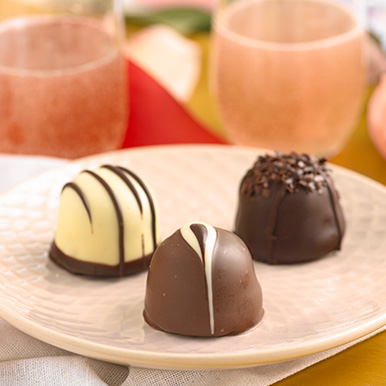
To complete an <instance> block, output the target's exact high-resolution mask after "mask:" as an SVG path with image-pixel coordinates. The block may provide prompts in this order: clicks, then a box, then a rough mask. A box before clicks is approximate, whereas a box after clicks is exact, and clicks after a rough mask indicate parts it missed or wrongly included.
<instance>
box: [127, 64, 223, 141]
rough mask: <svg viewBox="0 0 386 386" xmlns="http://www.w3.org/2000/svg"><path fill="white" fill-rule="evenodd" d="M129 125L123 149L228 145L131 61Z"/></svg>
mask: <svg viewBox="0 0 386 386" xmlns="http://www.w3.org/2000/svg"><path fill="white" fill-rule="evenodd" d="M129 98H130V102H129V103H130V111H129V125H128V129H127V132H126V137H125V139H124V142H123V145H122V147H123V148H127V147H134V146H147V145H164V144H178V143H214V144H224V143H226V142H224V141H223V140H222V139H220V138H218V137H217V136H215V135H214V134H212V133H210V132H209V131H208V130H207V129H206V128H204V127H203V126H202V125H200V124H199V123H198V122H196V121H195V120H194V119H193V117H192V116H191V115H189V113H188V112H187V111H186V110H185V109H184V108H183V107H182V106H181V105H180V104H179V103H178V102H177V101H176V100H175V99H174V98H173V97H172V96H171V95H170V94H169V93H168V92H167V91H166V90H165V89H164V88H163V87H162V86H161V85H159V84H158V83H157V81H155V80H154V79H153V78H152V77H151V76H149V75H148V74H147V73H146V72H144V71H143V70H142V69H141V68H139V67H138V66H137V65H135V64H134V63H132V62H129Z"/></svg>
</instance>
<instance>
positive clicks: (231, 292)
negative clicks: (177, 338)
mask: <svg viewBox="0 0 386 386" xmlns="http://www.w3.org/2000/svg"><path fill="white" fill-rule="evenodd" d="M263 313H264V311H263V307H262V291H261V287H260V284H259V282H258V280H257V278H256V274H255V270H254V265H253V260H252V258H251V255H250V253H249V251H248V248H247V247H246V245H245V244H244V242H243V241H242V240H241V239H240V238H239V237H238V236H236V235H235V234H234V233H232V232H229V231H227V230H224V229H220V228H214V227H213V226H210V225H208V224H205V223H200V222H193V223H188V224H185V225H184V226H182V227H181V228H180V229H178V230H177V231H176V232H174V233H173V234H172V235H171V236H170V237H168V238H166V239H165V240H164V241H163V242H161V243H160V245H159V246H158V248H157V250H156V251H155V253H154V256H153V259H152V261H151V264H150V268H149V272H148V277H147V285H146V295H145V309H144V318H145V320H146V322H147V323H148V324H149V325H150V326H152V327H154V328H155V329H159V330H162V331H165V332H169V333H175V334H181V335H190V336H200V337H215V336H223V335H229V334H238V333H241V332H244V331H247V330H249V329H251V328H252V327H254V326H256V324H257V323H258V322H259V321H260V320H261V319H262V317H263Z"/></svg>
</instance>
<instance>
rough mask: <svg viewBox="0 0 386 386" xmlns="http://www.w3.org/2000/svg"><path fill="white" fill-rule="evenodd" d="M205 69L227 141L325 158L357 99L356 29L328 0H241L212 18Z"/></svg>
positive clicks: (335, 147) (361, 71) (361, 74)
mask: <svg viewBox="0 0 386 386" xmlns="http://www.w3.org/2000/svg"><path fill="white" fill-rule="evenodd" d="M211 72H212V80H211V81H212V86H213V89H214V94H215V99H216V101H217V105H218V107H219V113H220V117H221V118H222V121H223V124H224V128H225V130H226V131H227V133H228V135H229V138H230V140H231V141H232V142H233V143H235V144H239V145H247V146H257V147H263V148H268V149H275V150H282V151H290V150H297V151H301V152H309V153H312V154H315V155H324V156H331V155H333V154H336V153H337V152H339V151H340V150H341V149H342V147H343V146H344V144H345V142H346V141H347V139H348V137H349V136H350V134H351V133H352V130H353V128H354V125H355V121H356V119H357V117H358V114H359V112H360V108H361V105H362V98H363V90H364V86H365V66H364V55H363V32H362V29H361V28H359V27H358V25H357V23H356V20H355V18H354V17H353V16H352V15H351V14H350V13H349V12H348V11H347V10H346V9H345V8H344V7H342V6H341V5H339V4H338V3H336V2H333V1H323V0H316V1H309V0H291V1H288V0H287V1H286V0H282V1H266V0H255V1H245V0H241V1H239V2H235V3H232V4H231V5H230V6H229V7H228V8H227V9H226V10H225V11H224V13H223V14H219V15H218V17H217V20H216V23H215V29H214V40H213V60H212V68H211Z"/></svg>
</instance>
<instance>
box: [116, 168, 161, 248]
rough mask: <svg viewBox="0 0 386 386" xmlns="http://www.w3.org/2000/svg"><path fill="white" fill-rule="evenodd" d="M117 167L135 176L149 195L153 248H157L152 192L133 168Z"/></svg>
mask: <svg viewBox="0 0 386 386" xmlns="http://www.w3.org/2000/svg"><path fill="white" fill-rule="evenodd" d="M117 168H118V169H121V170H123V171H124V172H125V173H127V174H129V175H130V176H131V177H133V178H134V179H135V180H136V181H137V182H138V184H139V185H140V186H141V188H142V189H143V191H144V192H145V194H146V196H147V199H148V201H149V206H150V212H151V220H152V221H151V230H152V234H153V248H154V249H155V248H156V246H157V234H156V213H155V204H154V201H153V197H152V195H151V194H150V192H149V189H148V188H147V186H146V185H145V183H144V182H143V181H142V180H141V179H140V178H139V177H138V176H137V175H136V174H135V173H133V172H132V171H131V170H129V169H126V168H124V167H122V166H117Z"/></svg>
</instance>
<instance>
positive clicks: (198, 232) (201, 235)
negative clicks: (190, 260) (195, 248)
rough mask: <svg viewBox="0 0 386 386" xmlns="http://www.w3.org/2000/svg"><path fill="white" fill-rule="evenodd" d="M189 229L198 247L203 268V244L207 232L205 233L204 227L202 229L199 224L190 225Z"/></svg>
mask: <svg viewBox="0 0 386 386" xmlns="http://www.w3.org/2000/svg"><path fill="white" fill-rule="evenodd" d="M190 229H191V230H192V232H193V233H194V235H195V236H196V239H197V242H198V245H199V246H200V250H201V256H202V260H203V265H204V267H205V243H206V238H207V236H208V231H207V229H206V227H204V226H203V225H201V224H197V223H193V224H191V225H190Z"/></svg>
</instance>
